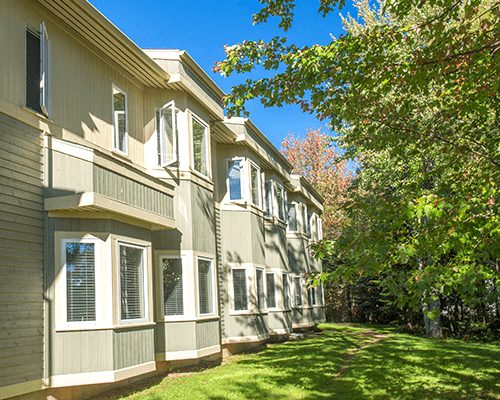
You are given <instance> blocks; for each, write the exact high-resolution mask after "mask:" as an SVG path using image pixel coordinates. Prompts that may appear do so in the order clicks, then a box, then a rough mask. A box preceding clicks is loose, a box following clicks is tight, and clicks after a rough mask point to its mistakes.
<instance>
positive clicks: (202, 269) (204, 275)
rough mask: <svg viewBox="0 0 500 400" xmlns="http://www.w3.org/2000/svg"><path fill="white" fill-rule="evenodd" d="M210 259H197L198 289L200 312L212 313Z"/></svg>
mask: <svg viewBox="0 0 500 400" xmlns="http://www.w3.org/2000/svg"><path fill="white" fill-rule="evenodd" d="M211 269H212V261H210V260H203V259H198V289H199V300H200V304H199V305H200V314H211V313H213V304H212V271H211Z"/></svg>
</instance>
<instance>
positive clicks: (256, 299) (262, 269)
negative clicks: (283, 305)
mask: <svg viewBox="0 0 500 400" xmlns="http://www.w3.org/2000/svg"><path fill="white" fill-rule="evenodd" d="M257 271H261V272H262V278H263V279H262V281H263V282H262V289H263V290H264V308H259V292H258V290H257V281H258V280H257ZM266 276H267V275H266V270H265V269H264V268H259V267H255V279H254V280H255V308H256V309H257V311H258V312H259V313H262V312H266V311H267V290H266V286H267V285H266V283H267V282H266Z"/></svg>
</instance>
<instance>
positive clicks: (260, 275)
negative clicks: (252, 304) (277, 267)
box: [255, 268, 266, 311]
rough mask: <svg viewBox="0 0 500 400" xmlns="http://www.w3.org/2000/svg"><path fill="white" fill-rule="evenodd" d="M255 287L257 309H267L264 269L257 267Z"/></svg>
mask: <svg viewBox="0 0 500 400" xmlns="http://www.w3.org/2000/svg"><path fill="white" fill-rule="evenodd" d="M255 287H256V290H257V309H258V310H259V311H262V310H265V309H266V292H265V287H264V270H262V269H260V268H257V269H256V270H255Z"/></svg>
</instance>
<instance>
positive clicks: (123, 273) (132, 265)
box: [119, 244, 146, 320]
mask: <svg viewBox="0 0 500 400" xmlns="http://www.w3.org/2000/svg"><path fill="white" fill-rule="evenodd" d="M119 252H120V303H121V319H122V320H134V319H143V318H145V316H146V313H145V293H144V283H145V282H144V281H145V265H144V249H143V248H139V247H133V246H129V245H124V244H120V245H119Z"/></svg>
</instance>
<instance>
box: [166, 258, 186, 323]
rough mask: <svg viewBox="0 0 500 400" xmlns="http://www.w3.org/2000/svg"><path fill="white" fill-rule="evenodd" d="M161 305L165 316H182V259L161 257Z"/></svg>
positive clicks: (183, 275)
mask: <svg viewBox="0 0 500 400" xmlns="http://www.w3.org/2000/svg"><path fill="white" fill-rule="evenodd" d="M161 266H162V273H163V305H164V315H165V316H176V315H177V316H178V315H184V292H185V290H184V280H185V279H186V273H185V270H184V268H183V260H182V258H179V257H176V258H172V257H162V258H161Z"/></svg>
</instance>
